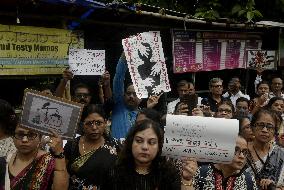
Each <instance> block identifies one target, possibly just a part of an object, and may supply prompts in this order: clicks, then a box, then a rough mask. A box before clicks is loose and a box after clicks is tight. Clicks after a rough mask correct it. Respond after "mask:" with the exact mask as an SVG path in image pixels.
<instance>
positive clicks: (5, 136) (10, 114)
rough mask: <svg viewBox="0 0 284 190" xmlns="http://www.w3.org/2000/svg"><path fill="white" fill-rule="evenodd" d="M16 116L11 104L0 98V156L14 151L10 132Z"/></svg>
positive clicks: (14, 125)
mask: <svg viewBox="0 0 284 190" xmlns="http://www.w3.org/2000/svg"><path fill="white" fill-rule="evenodd" d="M17 121H18V119H17V116H16V114H15V110H14V109H13V108H12V106H11V105H10V104H9V103H8V102H7V101H5V100H2V99H0V157H6V156H7V155H8V154H10V153H13V152H15V151H16V147H15V146H14V142H13V139H12V137H11V136H12V134H13V133H14V131H15V128H16V126H17Z"/></svg>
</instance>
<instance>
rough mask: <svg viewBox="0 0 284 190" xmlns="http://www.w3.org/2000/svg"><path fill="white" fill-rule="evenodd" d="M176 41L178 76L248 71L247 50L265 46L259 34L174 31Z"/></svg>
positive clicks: (175, 66)
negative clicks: (179, 74)
mask: <svg viewBox="0 0 284 190" xmlns="http://www.w3.org/2000/svg"><path fill="white" fill-rule="evenodd" d="M172 40H173V57H174V64H173V67H174V72H175V73H185V72H198V71H214V70H222V69H234V68H245V63H246V56H245V50H246V49H248V48H250V49H258V48H261V44H262V42H261V35H260V34H259V33H235V32H226V31H224V32H213V31H191V30H190V31H185V30H172ZM247 44H248V45H247ZM252 47H253V48H252Z"/></svg>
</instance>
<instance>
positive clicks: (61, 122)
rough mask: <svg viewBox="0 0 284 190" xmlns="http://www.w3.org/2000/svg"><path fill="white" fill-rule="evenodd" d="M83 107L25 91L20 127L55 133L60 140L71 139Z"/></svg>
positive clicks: (44, 132) (31, 91) (35, 92)
mask: <svg viewBox="0 0 284 190" xmlns="http://www.w3.org/2000/svg"><path fill="white" fill-rule="evenodd" d="M82 109H83V105H81V104H78V103H74V102H71V101H68V100H63V99H60V98H57V97H53V96H48V95H45V94H42V93H40V92H37V91H33V90H26V91H25V95H24V101H23V112H22V116H21V120H20V121H21V122H20V123H21V125H23V126H25V127H28V128H32V129H34V130H36V131H39V132H41V133H43V134H47V135H48V134H50V132H49V130H50V129H52V130H54V131H56V132H57V133H58V134H59V135H61V136H62V138H65V139H73V137H74V135H75V132H76V128H77V124H78V122H79V120H80V117H81V113H82Z"/></svg>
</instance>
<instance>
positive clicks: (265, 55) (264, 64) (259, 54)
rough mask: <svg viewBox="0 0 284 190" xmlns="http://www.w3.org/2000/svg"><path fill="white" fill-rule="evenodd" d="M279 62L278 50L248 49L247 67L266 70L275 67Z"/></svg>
mask: <svg viewBox="0 0 284 190" xmlns="http://www.w3.org/2000/svg"><path fill="white" fill-rule="evenodd" d="M276 63H277V56H276V51H266V50H248V51H247V64H246V67H247V68H251V69H257V68H262V69H265V70H269V69H275V68H276Z"/></svg>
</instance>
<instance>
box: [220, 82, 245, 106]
mask: <svg viewBox="0 0 284 190" xmlns="http://www.w3.org/2000/svg"><path fill="white" fill-rule="evenodd" d="M240 88H241V83H240V79H239V78H237V77H234V78H232V79H231V80H230V82H229V84H228V91H227V92H226V93H225V94H223V97H224V98H230V100H231V101H232V104H233V105H234V107H236V101H237V99H238V98H240V97H244V98H246V99H248V100H250V97H249V95H246V94H243V93H242V92H241V90H240Z"/></svg>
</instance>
